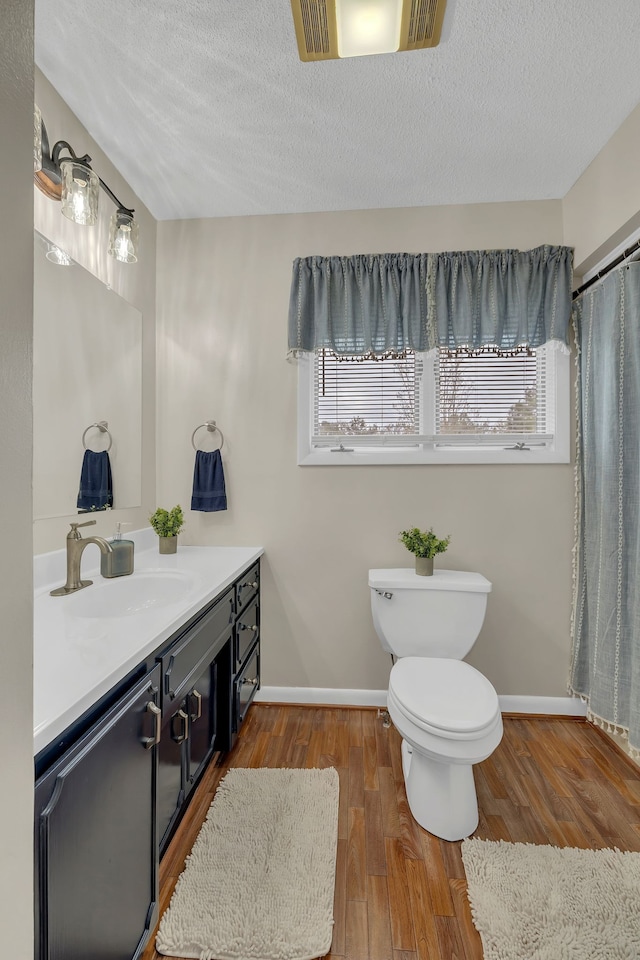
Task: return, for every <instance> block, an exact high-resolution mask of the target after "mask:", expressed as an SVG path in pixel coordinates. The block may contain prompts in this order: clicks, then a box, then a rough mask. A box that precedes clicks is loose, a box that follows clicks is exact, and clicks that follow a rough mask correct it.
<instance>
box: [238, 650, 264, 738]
mask: <svg viewBox="0 0 640 960" xmlns="http://www.w3.org/2000/svg"><path fill="white" fill-rule="evenodd" d="M259 689H260V644H257V645H256V648H255V650H254V651H253V653H252V654H251V656H250V657H249V659H248V661H247V663H246V666H245V667H244V669H243V670H242V672H241V673H239V674H238V676H237V677H236V679H235V680H234V681H233V693H234V698H233V699H234V711H233V714H234V715H233V729H234V733H237V732H238V730H239V729H240V726H241V724H242V721H243V720H244V718H245V714H246V712H247V710H248V709H249V706H250V705H251V701H252V700H253V698H254V697H255V695H256V693H257V692H258V690H259Z"/></svg>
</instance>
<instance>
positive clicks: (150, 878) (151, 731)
mask: <svg viewBox="0 0 640 960" xmlns="http://www.w3.org/2000/svg"><path fill="white" fill-rule="evenodd" d="M259 586H260V564H259V561H258V562H256V563H254V564H252V565H251V567H249V568H248V570H247V571H246V572H245V573H244V574H241V575H240V577H238V578H237V579H236V581H235V582H233V583H232V584H231V585H229V586H227V587H225V588H224V589H223V590H222V592H221V593H220V594H219V595H218V596H217V597H216V598H215V599H214V600H212V601H210V602H209V603H208V604H206V605H205V606H204V607H203V608H202V610H200V611H199V613H197V614H196V615H195V616H193V617H192V618H191V619H190V620H189V621H188V622H187V623H186V624H185V625H184V626H183V627H182V628H181V629H180V630H178V631H177V632H176V633H175V634H174V635H173V636H172V637H170V638H169V639H168V640H167V641H165V642H164V643H163V644H162V645H161V646H160V647H159V648H158V650H156V651H154V652H152V653H151V654H150V655H149V656H148V657H147V658H146V659H145V660H144V661H143V662H142V663H140V664H139V665H138V667H137V668H136V669H135V670H133V671H132V672H131V673H130V674H129V675H128V676H127V677H125V678H124V679H123V680H121V681H120V683H119V684H118V686H117V688H114V689H113V690H111V691H110V692H109V693H108V694H107V695H105V696H104V697H103V698H102V699H101V700H100V701H99V702H98V703H97V704H95V705H94V706H93V707H92V708H91V709H90V710H89V711H87V713H86V714H85V715H83V716H82V717H81V718H79V720H78V721H76V723H74V724H73V726H72V727H70V728H69V729H68V730H66V731H64V733H63V734H61V736H60V737H59V738H57V739H56V741H55V742H54V743H53V744H50V745H49V747H47V748H46V749H45V750H44V751H42V752H41V754H39V755H38V757H36V776H37V779H36V793H35V880H36V898H35V899H36V907H35V909H36V933H35V938H36V948H35V958H36V960H88V958H89V957H91V958H92V960H136V958H138V957H139V956H140V954H141V953H142V950H143V948H144V944H145V942H146V940H147V939H148V936H149V932H150V931H151V930H152V929H153V927H154V926H155V923H156V921H157V900H158V864H159V857H160V854H161V853H162V851H163V850H164V848H165V847H166V845H167V843H168V841H169V839H170V837H171V836H172V834H173V832H174V830H175V828H176V826H177V824H178V823H179V821H180V819H181V817H182V815H183V814H184V812H185V810H186V808H187V805H188V803H189V800H190V797H191V795H192V793H193V790H194V788H195V786H196V784H197V782H198V780H199V778H200V775H201V774H202V772H203V771H204V769H205V767H206V766H207V764H208V763H209V762H210V761H211V760H212V758H214V757H216V755H219V754H222V753H225V752H226V751H228V750H230V749H231V747H232V746H233V743H234V742H235V739H236V736H237V734H238V731H239V730H240V727H241V724H242V721H243V720H244V718H245V716H246V713H247V710H248V707H249V705H250V703H251V701H252V700H253V697H254V696H255V693H256V691H257V689H258V687H259V682H260V652H259V651H260V603H259V597H260V592H259Z"/></svg>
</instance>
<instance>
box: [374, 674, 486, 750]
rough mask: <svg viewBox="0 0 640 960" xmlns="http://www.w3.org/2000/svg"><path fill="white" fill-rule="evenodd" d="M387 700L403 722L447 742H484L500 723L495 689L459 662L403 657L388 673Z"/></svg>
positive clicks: (479, 675)
mask: <svg viewBox="0 0 640 960" xmlns="http://www.w3.org/2000/svg"><path fill="white" fill-rule="evenodd" d="M389 698H390V699H391V700H393V705H394V707H395V708H396V710H398V711H399V712H400V713H401V714H402V715H403V716H404V717H405V718H406V720H407V721H409V722H410V723H412V724H414V725H415V726H416V727H418V728H419V729H421V730H424V731H425V732H426V733H429V734H431V735H433V736H436V737H442V738H444V739H447V740H476V739H479V738H482V737H483V736H484V735H485V734H486V733H487V732H488V731H489V730H490V729H491V728H492V727H494V726H495V725H496V723H497V722H498V721H501V713H500V704H499V701H498V695H497V693H496V691H495V689H494V687H493V686H492V684H491V683H490V682H489V681H488V680H487V678H486V677H485V676H483V675H482V674H481V673H480V672H479V671H478V670H476V669H475V668H474V667H472V666H470V664H468V663H465V662H464V661H463V660H449V659H442V658H435V657H429V658H425V657H403V658H402V659H401V660H398V661H397V663H396V664H395V665H394V666H393V668H392V670H391V675H390V677H389Z"/></svg>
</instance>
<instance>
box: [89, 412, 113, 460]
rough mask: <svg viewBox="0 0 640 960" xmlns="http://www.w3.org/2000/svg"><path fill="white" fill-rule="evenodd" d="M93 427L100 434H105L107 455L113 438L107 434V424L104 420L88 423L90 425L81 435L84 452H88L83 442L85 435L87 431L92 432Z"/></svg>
mask: <svg viewBox="0 0 640 960" xmlns="http://www.w3.org/2000/svg"><path fill="white" fill-rule="evenodd" d="M94 427H97V428H98V430H99V431H100V433H106V434H107V436H108V437H109V446H108V447H107V453H108V452H109V450H111V445H112V443H113V437H112V436H111V434H110V433H109V424H108V423H107V421H106V420H99V421H98V422H97V423H90V424H89V426H88V427H87V429H86V430H85V432H84V433H83V434H82V446H83V447H84V449H85V450H88V449H89V448H88V447H87V445H86V443H85V442H84V439H85V437H86V435H87V434H88V433H89V430H93V428H94Z"/></svg>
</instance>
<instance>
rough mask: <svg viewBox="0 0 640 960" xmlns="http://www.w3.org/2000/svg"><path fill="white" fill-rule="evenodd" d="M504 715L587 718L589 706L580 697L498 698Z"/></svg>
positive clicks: (509, 696) (507, 695) (502, 695)
mask: <svg viewBox="0 0 640 960" xmlns="http://www.w3.org/2000/svg"><path fill="white" fill-rule="evenodd" d="M498 700H499V701H500V709H501V710H502V712H503V713H530V714H536V713H546V714H551V715H553V714H556V715H557V716H562V717H586V715H587V705H586V703H583V702H582V700H581V699H580V697H524V696H523V697H519V696H512V695H511V694H501V695H499V696H498Z"/></svg>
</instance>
